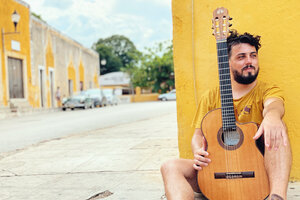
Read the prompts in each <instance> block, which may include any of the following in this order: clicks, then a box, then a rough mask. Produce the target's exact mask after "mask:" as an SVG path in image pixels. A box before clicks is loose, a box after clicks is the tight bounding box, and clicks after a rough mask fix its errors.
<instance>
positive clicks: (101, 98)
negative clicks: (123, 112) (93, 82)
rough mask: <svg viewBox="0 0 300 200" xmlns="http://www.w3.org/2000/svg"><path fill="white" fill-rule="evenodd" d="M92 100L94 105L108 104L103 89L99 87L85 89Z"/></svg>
mask: <svg viewBox="0 0 300 200" xmlns="http://www.w3.org/2000/svg"><path fill="white" fill-rule="evenodd" d="M85 92H86V94H88V95H89V96H90V97H91V98H92V99H93V101H94V106H95V107H98V106H99V107H102V106H106V105H107V104H108V102H107V97H106V96H105V95H104V93H103V91H102V90H100V89H99V88H95V89H88V90H86V91H85Z"/></svg>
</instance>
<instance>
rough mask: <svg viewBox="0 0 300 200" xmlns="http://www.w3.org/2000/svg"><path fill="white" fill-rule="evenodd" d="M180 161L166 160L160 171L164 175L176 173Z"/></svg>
mask: <svg viewBox="0 0 300 200" xmlns="http://www.w3.org/2000/svg"><path fill="white" fill-rule="evenodd" d="M177 165H178V161H177V159H173V160H168V161H166V162H164V163H163V164H162V165H161V167H160V172H161V174H162V175H167V174H168V173H170V172H171V173H174V172H175V171H176V170H177V168H178V167H177Z"/></svg>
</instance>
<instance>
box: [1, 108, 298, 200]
mask: <svg viewBox="0 0 300 200" xmlns="http://www.w3.org/2000/svg"><path fill="white" fill-rule="evenodd" d="M129 117H130V116H129ZM0 156H1V157H0V199H1V200H23V199H24V200H96V199H107V200H112V199H114V200H135V199H137V200H160V199H164V198H163V194H164V189H163V183H162V179H161V175H160V172H159V168H160V165H161V163H162V162H164V161H165V160H167V159H171V158H175V157H177V156H178V148H177V123H176V113H173V114H168V115H163V116H161V117H157V118H151V119H148V120H143V121H138V122H134V123H130V124H124V125H119V126H114V127H111V128H105V129H99V130H95V131H91V132H87V133H82V134H79V135H73V136H69V137H65V138H60V139H56V140H50V141H46V142H42V143H40V144H37V145H33V146H30V147H27V148H26V149H22V150H18V151H15V152H10V153H5V154H1V155H0ZM299 194H300V183H290V185H289V198H288V199H300V195H299Z"/></svg>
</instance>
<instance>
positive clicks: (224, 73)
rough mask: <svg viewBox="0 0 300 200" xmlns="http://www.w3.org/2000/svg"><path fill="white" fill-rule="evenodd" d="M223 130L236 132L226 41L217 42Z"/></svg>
mask: <svg viewBox="0 0 300 200" xmlns="http://www.w3.org/2000/svg"><path fill="white" fill-rule="evenodd" d="M217 50H218V66H219V80H220V94H221V107H222V123H223V130H236V124H235V115H234V108H233V98H232V87H231V80H230V69H229V62H228V52H227V42H226V40H222V41H218V42H217Z"/></svg>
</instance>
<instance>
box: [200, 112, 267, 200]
mask: <svg viewBox="0 0 300 200" xmlns="http://www.w3.org/2000/svg"><path fill="white" fill-rule="evenodd" d="M221 116H222V115H221V109H215V110H212V111H210V112H208V113H207V114H206V116H205V117H204V118H203V120H202V124H201V129H202V133H203V134H204V136H205V139H206V143H207V146H206V148H207V151H208V152H209V154H210V155H209V158H210V159H211V161H212V162H211V163H209V165H208V166H207V167H204V168H203V170H201V171H199V172H198V177H197V178H198V185H199V187H200V189H201V191H202V193H203V194H204V195H205V196H206V197H207V198H208V199H210V200H219V199H222V200H242V199H243V200H262V199H265V198H266V197H267V196H268V195H269V181H268V177H267V173H266V170H265V167H264V160H263V155H262V154H261V152H260V151H259V149H258V148H257V146H256V144H255V140H253V138H252V137H253V136H254V135H255V133H256V131H257V124H255V123H251V122H250V123H245V124H239V123H236V125H237V127H238V130H239V131H238V132H239V133H240V135H241V138H240V140H241V142H240V143H239V144H238V145H237V146H236V147H234V148H233V149H231V150H228V149H226V146H225V148H224V146H222V145H223V144H222V139H221V137H220V132H222V131H220V130H222V129H221V128H222V117H221ZM220 139H221V141H220Z"/></svg>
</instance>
